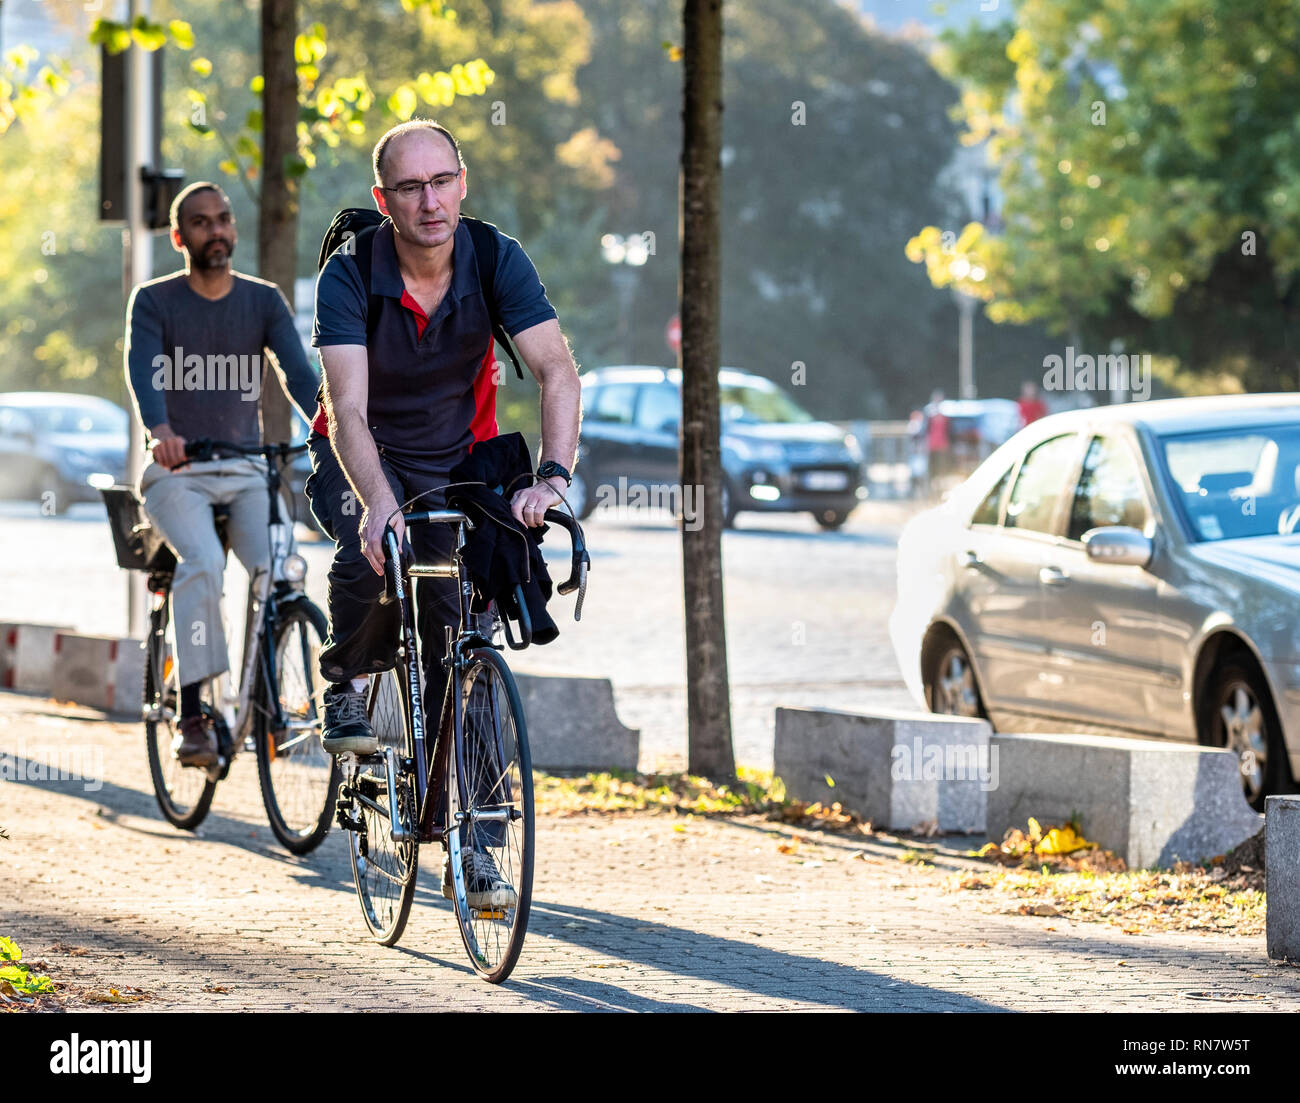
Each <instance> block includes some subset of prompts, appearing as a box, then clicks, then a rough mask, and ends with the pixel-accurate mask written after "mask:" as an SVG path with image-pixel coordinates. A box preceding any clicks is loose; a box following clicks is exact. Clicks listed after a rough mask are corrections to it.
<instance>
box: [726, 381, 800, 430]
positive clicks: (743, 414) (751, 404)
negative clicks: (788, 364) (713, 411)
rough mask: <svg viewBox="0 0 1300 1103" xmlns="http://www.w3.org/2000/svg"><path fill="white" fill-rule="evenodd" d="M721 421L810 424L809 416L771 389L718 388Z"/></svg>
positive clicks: (728, 386)
mask: <svg viewBox="0 0 1300 1103" xmlns="http://www.w3.org/2000/svg"><path fill="white" fill-rule="evenodd" d="M721 390H722V420H723V421H728V422H733V423H739V424H750V425H754V424H759V425H786V424H789V423H790V422H807V421H812V420H813V416H812V414H810V413H808V411H807V410H802V409H800V408H799V407H798V406H796V405H795V404H794V402H793V401H792V400H791V399H789V398H787V397H786V396H785V395H784V394H783V393H782V392H781V391H779V390H777V389H776V388H775V387H774V388H772V389H771V390H768V389H767V388H766V387H749V386H744V385H743V384H742V385H734V384H733V385H728V384H726V383H724V384H723V385H722V388H721Z"/></svg>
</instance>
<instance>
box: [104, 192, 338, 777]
mask: <svg viewBox="0 0 1300 1103" xmlns="http://www.w3.org/2000/svg"><path fill="white" fill-rule="evenodd" d="M236 240H237V235H236V233H235V218H234V214H233V213H232V211H231V209H230V200H229V199H228V198H227V197H226V194H225V192H223V191H222V190H221V189H220V188H219V187H217V185H215V184H211V183H208V182H206V181H200V182H199V183H195V184H191V185H190V186H189V187H187V188H185V189H184V190H183V191H182V192H181V193H180V195H178V196H177V197H176V199H175V201H174V202H173V203H172V207H171V241H172V247H173V248H174V249H175V250H176V251H177V252H178V253H180V254H181V255H182V256H183V257H184V258H185V267H184V268H183V269H182V270H180V271H177V272H173V273H172V274H171V275H168V276H161V277H159V278H158V279H154V280H150V281H149V282H147V283H142V284H140V285H139V286H138V287H136V288H135V289H134V290H133V291H132V292H131V299H130V302H129V304H128V305H127V321H126V341H125V354H124V356H125V361H126V376H127V383H128V385H129V388H130V391H131V396H132V399H133V400H134V403H135V408H136V413H137V415H138V416H139V418H140V420H141V422H142V423H143V425H144V427H145V430H146V432H147V436H148V444H149V447H150V449H151V451H152V456H153V460H152V462H151V463H150V464H149V466H148V467H146V468H145V470H144V473H143V474H142V475H141V478H140V487H139V490H140V493H141V496H142V497H143V499H144V508H145V512H146V513H147V514H148V516H149V519H150V521H151V522H152V523H153V524H154V526H155V527H156V528H157V529H158V531H159V532H160V533H161V535H162V536H163V538H164V539H165V540H166V541H167V543H168V544H170V545H171V547H172V549H173V551H175V553H176V560H177V565H176V571H175V575H174V578H173V581H172V589H171V601H172V611H173V620H174V623H175V625H176V656H175V658H176V668H177V674H178V677H179V682H180V687H181V692H180V725H179V726H180V732H181V743H180V745H179V747H178V748H177V751H176V754H177V757H178V758H179V759H180V761H181V762H182V764H184V765H186V766H209V765H211V764H212V763H214V762H216V760H217V746H216V740H215V738H214V736H213V732H212V730H211V724H210V722H209V721H208V720H207V718H206V717H205V716H204V715H203V712H202V705H201V701H200V690H201V688H202V685H203V683H204V682H205V681H207V680H208V679H209V678H214V677H217V676H218V675H220V674H223V673H225V671H226V670H227V669H228V666H229V657H228V653H227V649H226V638H225V631H224V628H223V625H222V618H221V593H222V584H223V580H224V575H225V554H224V552H223V551H222V547H221V541H220V539H219V538H218V536H217V532H216V527H215V525H214V524H213V516H212V509H213V507H214V506H222V507H225V509H226V511H227V514H228V522H227V535H228V537H229V540H230V545H231V547H232V548H233V549H234V552H235V555H236V556H238V558H239V561H240V562H241V563H243V565H244V567H245V569H246V570H247V571H248V572H249V574H250V575H252V574H253V573H254V572H255V571H257V570H259V569H262V570H265V569H268V568H269V565H270V559H271V549H270V541H269V538H268V533H267V524H266V517H267V505H266V500H267V499H266V478H265V475H264V474H263V473H262V471H263V468H262V466H261V465H262V464H263V462H264V461H262V460H260V459H248V458H244V457H239V456H217V457H214V458H213V459H211V460H206V461H202V462H199V461H195V462H187V461H186V459H185V443H186V441H187V440H192V439H195V438H198V437H213V438H217V439H220V440H225V441H229V442H231V443H232V444H238V445H244V446H250V447H251V446H256V445H258V444H260V443H261V440H262V428H261V418H260V411H261V401H260V399H261V393H262V386H263V384H264V381H265V366H266V359H265V358H264V354H265V353H266V352H268V351H269V352H270V353H271V357H270V362H271V363H272V364H274V365H275V368H276V371H277V372H278V373H279V375H280V378H281V379H282V381H283V382H284V384H285V390H286V391H287V392H288V394H289V397H290V399H291V400H292V401H293V403H294V405H295V406H297V408H298V410H299V412H300V413H302V416H303V417H304V419H308V420H309V414H308V411H310V410H314V409H315V405H316V401H315V392H316V386H317V382H318V381H317V378H316V374H315V372H313V371H312V369H311V367H310V366H309V365H308V363H307V356H306V353H305V352H304V351H303V347H302V342H301V340H300V339H299V337H298V332H297V330H296V329H295V328H294V324H293V315H292V314H291V313H290V311H289V305H288V303H287V302H286V301H285V298H284V295H283V294H281V292H280V289H279V288H278V287H276V285H275V284H273V283H268V282H267V281H265V280H259V279H256V278H254V277H252V276H245V275H242V274H240V273H238V272H235V271H234V270H233V269H232V268H231V266H230V259H231V255H232V254H233V252H234V249H235V242H236Z"/></svg>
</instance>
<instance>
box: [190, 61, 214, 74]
mask: <svg viewBox="0 0 1300 1103" xmlns="http://www.w3.org/2000/svg"><path fill="white" fill-rule="evenodd" d="M190 68H191V69H193V70H194V72H196V73H198V75H199V76H201V77H210V76H212V62H211V61H209V60H208V59H207V58H206V57H196V58H195V59H194V60H193V61H191V62H190Z"/></svg>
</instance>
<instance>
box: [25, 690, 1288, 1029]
mask: <svg viewBox="0 0 1300 1103" xmlns="http://www.w3.org/2000/svg"><path fill="white" fill-rule="evenodd" d="M93 717H94V714H93V713H89V712H87V711H85V710H78V709H73V708H61V707H59V706H57V705H54V704H52V703H49V702H40V701H35V700H33V699H30V698H23V697H17V696H14V695H10V694H0V756H2V757H0V763H4V766H5V771H6V772H5V773H4V774H3V775H2V776H5V777H7V778H13V777H14V776H15V774H17V775H19V776H21V777H22V778H23V779H25V780H19V781H13V780H10V781H7V782H6V783H4V784H0V826H3V827H4V828H5V829H6V830H7V832H8V834H9V840H8V841H7V842H4V841H0V848H2V849H0V854H2V855H3V859H4V860H3V862H2V863H0V902H2V906H0V932H3V933H5V934H7V935H11V936H12V937H14V938H15V939H16V940H17V941H18V942H19V944H20V945H21V946H23V948H24V949H25V951H26V953H27V956H28V958H29V959H43V960H44V962H45V963H46V965H45V968H46V971H47V972H49V973H50V974H51V975H53V976H54V977H55V978H56V979H58V980H60V981H62V982H64V983H66V984H68V985H70V986H71V989H72V990H82V989H85V988H101V989H102V988H104V987H107V986H114V987H118V988H123V987H125V986H132V987H138V988H142V989H144V990H145V991H146V992H148V993H150V994H151V996H152V998H151V999H150V1000H148V1001H147V1002H144V1003H141V1004H135V1005H131V1006H129V1007H123V1008H121V1009H120V1010H121V1011H122V1012H123V1013H127V1014H129V1013H131V1011H132V1009H133V1008H140V1009H154V1010H167V1011H185V1010H198V1009H203V1010H210V1009H218V1010H231V1011H235V1010H241V1009H295V1010H297V1009H302V1010H308V1009H311V1010H326V1009H328V1010H344V1009H349V1010H351V1009H369V1008H386V1009H457V1010H489V1009H490V1010H573V1011H578V1010H596V1011H606V1010H621V1011H695V1010H806V1009H817V1010H879V1011H996V1010H1012V1009H1014V1010H1072V1009H1085V1010H1092V1011H1169V1010H1177V1011H1193V1012H1195V1011H1224V1010H1271V1011H1282V1010H1292V1011H1293V1010H1300V971H1298V970H1295V969H1291V968H1284V967H1278V966H1272V965H1270V964H1269V963H1268V961H1267V959H1266V957H1265V952H1264V940H1263V939H1262V938H1260V937H1250V938H1244V937H1234V936H1231V935H1223V934H1214V933H1206V934H1199V933H1198V934H1157V935H1148V936H1128V935H1123V934H1121V933H1119V932H1118V931H1117V930H1116V929H1115V928H1112V927H1108V926H1103V925H1099V924H1087V923H1073V922H1070V921H1068V920H1064V919H1061V918H1059V917H1058V918H1053V919H1042V918H1035V917H1029V916H1020V915H1011V914H1007V913H1006V912H1005V910H1002V911H999V907H1001V908H1002V909H1005V908H1006V907H1007V905H1006V904H1005V903H1002V904H999V903H998V901H997V900H996V899H994V896H995V894H992V893H988V894H972V893H954V892H949V891H946V890H945V887H944V882H945V879H946V878H947V876H948V875H949V874H950V873H951V871H952V870H953V869H956V868H962V867H964V866H967V865H969V864H970V863H969V861H968V860H967V859H964V858H962V857H961V856H960V855H961V852H962V851H963V850H965V849H968V848H969V846H970V845H971V840H969V839H947V840H939V841H940V842H941V843H942V844H943V845H942V846H941V849H940V851H939V855H938V857H937V859H936V868H934V869H922V868H916V867H915V866H913V865H911V864H907V863H904V862H902V861H900V860H899V857H900V850H901V847H900V845H899V844H897V843H894V842H890V841H888V840H882V839H879V838H865V837H862V836H857V837H846V836H838V835H832V834H825V833H820V832H810V831H807V830H803V829H799V830H797V831H795V830H791V829H789V828H785V827H778V826H777V825H775V824H773V823H771V822H768V821H763V820H758V819H749V820H718V819H705V818H698V817H697V818H693V819H681V818H674V817H672V816H650V815H644V814H642V815H634V816H626V817H608V816H575V817H570V818H563V817H557V816H546V817H542V818H541V819H540V820H539V824H538V855H539V856H538V867H537V884H536V889H535V894H534V899H535V910H534V917H533V923H532V925H531V928H530V930H529V934H528V940H527V942H526V943H525V946H524V953H523V957H522V958H521V961H520V964H519V966H518V968H517V969H516V971H515V974H514V977H513V978H512V979H511V981H510V982H509V983H508V984H507V985H505V986H503V987H492V986H489V985H487V984H484V983H483V982H482V981H480V980H478V979H477V978H475V977H474V976H473V974H472V973H471V971H470V969H469V967H468V964H467V962H466V960H465V955H464V951H463V949H462V947H461V945H460V941H459V938H458V936H457V934H456V929H455V926H454V921H453V918H452V914H451V911H450V907H449V905H447V904H446V902H445V901H443V899H442V897H441V895H440V893H439V889H438V876H439V869H440V863H439V861H438V860H437V857H438V856H437V853H436V848H429V849H426V850H425V852H424V857H425V861H424V869H423V871H422V873H421V878H420V889H419V893H418V895H417V898H416V905H415V908H414V910H413V913H412V916H411V921H410V924H409V925H408V927H407V931H406V934H405V936H404V937H403V939H402V942H401V944H400V945H399V946H398V947H397V948H395V949H384V948H382V947H379V946H377V945H375V944H373V943H372V942H370V941H368V940H367V938H366V937H364V935H363V931H364V927H363V924H362V921H361V916H360V912H359V908H358V905H357V902H356V898H355V895H354V893H353V891H352V885H351V875H350V870H349V865H348V860H347V854H346V848H345V846H344V840H343V837H342V835H341V833H339V832H337V831H334V832H332V833H331V834H330V836H329V837H328V838H327V839H326V841H325V844H324V845H323V846H322V848H321V849H320V850H319V851H317V852H316V853H315V854H312V855H309V856H307V857H305V858H293V857H290V856H288V855H287V854H285V853H284V852H283V851H282V850H281V849H280V848H279V847H278V846H277V844H276V843H275V841H274V839H273V838H272V836H271V834H270V830H269V829H268V828H267V827H266V825H265V822H264V820H263V814H262V811H261V803H260V799H259V796H258V792H257V782H256V776H255V775H256V769H255V765H254V762H253V760H252V757H251V756H246V757H241V758H240V759H238V760H237V761H236V763H235V766H234V768H233V770H232V773H231V776H230V778H229V779H228V780H227V781H226V782H225V783H223V784H222V786H221V788H220V789H219V790H218V793H217V798H216V802H215V805H214V808H213V811H212V813H211V814H210V816H209V818H208V820H207V822H206V823H205V824H204V825H203V826H202V827H201V828H200V830H199V831H198V832H197V833H196V834H194V835H189V834H186V833H183V832H179V831H176V830H174V829H173V828H172V827H170V826H169V825H168V824H166V823H165V822H163V821H162V820H161V818H160V817H159V815H158V812H157V810H156V808H155V806H154V802H153V796H152V793H151V790H150V788H149V779H148V770H147V766H146V763H145V755H144V747H143V736H142V728H141V726H140V725H138V724H116V723H108V722H104V721H102V720H98V719H93ZM39 763H62V765H63V767H64V768H65V770H71V769H72V768H73V767H74V766H75V767H77V768H78V769H79V771H80V772H81V773H82V774H83V775H89V777H90V779H91V780H90V781H89V782H87V781H85V780H71V779H69V780H61V781H50V780H43V779H42V777H43V772H42V769H41V768H40V767H39V766H38V765H37V764H39ZM794 835H798V836H799V837H800V839H801V840H802V841H801V842H799V843H798V845H797V846H795V847H794V848H793V853H782V852H781V851H780V850H779V849H778V847H779V846H781V845H782V844H785V845H786V846H787V849H789V844H790V842H791V841H792V838H791V837H792V836H794ZM214 989H225V990H226V991H224V992H219V991H214ZM73 1005H74V1006H76V1005H77V1004H76V1001H75V1000H74V1004H73Z"/></svg>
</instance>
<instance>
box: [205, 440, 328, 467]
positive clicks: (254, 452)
mask: <svg viewBox="0 0 1300 1103" xmlns="http://www.w3.org/2000/svg"><path fill="white" fill-rule="evenodd" d="M218 448H219V449H221V450H222V451H223V452H234V453H235V454H237V455H240V456H261V457H263V458H264V459H268V460H269V459H271V458H273V457H278V458H279V459H282V460H284V459H288V458H289V457H290V456H297V455H301V454H302V453H303V452H306V451H307V445H305V444H283V443H282V444H256V445H247V444H235V443H234V442H232V441H228V440H213V439H212V438H210V437H197V438H195V439H194V440H187V441H186V442H185V455H186V457H187V458H188V459H192V460H199V461H200V462H202V461H204V460H210V459H212V457H213V455H214V453H215V452H216V450H217V449H218Z"/></svg>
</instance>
